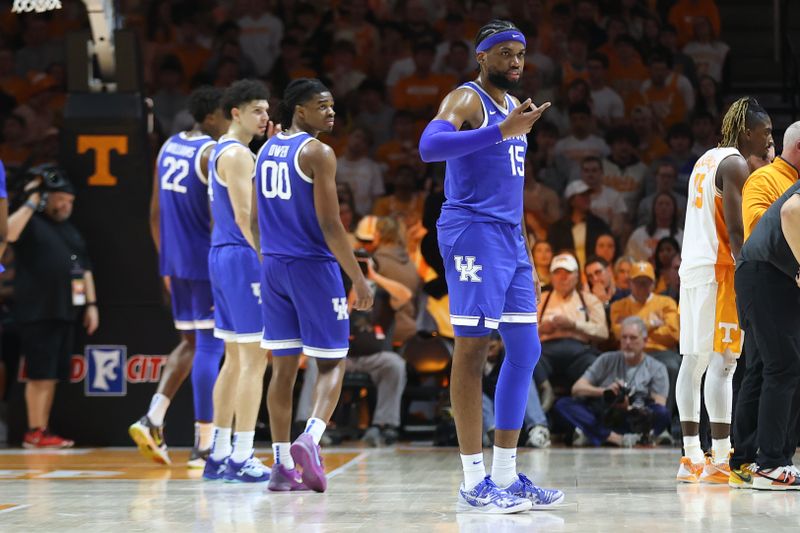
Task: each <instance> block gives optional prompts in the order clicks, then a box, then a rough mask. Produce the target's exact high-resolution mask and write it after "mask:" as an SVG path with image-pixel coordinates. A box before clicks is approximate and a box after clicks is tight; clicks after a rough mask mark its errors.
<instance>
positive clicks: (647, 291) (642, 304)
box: [611, 261, 681, 412]
mask: <svg viewBox="0 0 800 533" xmlns="http://www.w3.org/2000/svg"><path fill="white" fill-rule="evenodd" d="M630 276H631V295H630V296H629V297H627V298H623V299H622V300H618V301H616V302H614V303H613V304H611V329H612V331H613V333H614V336H615V337H617V338H619V335H620V331H621V329H622V321H623V320H624V319H626V318H628V317H630V316H638V317H639V318H641V319H642V321H644V323H645V325H646V326H647V343H646V344H645V347H644V351H645V352H647V353H648V354H649V355H650V356H652V357H654V358H655V359H657V360H658V361H661V362H662V363H664V365H665V366H666V367H667V373H668V375H669V395H668V396H667V406H668V407H669V410H670V412H672V411H673V408H674V407H675V383H676V382H677V380H678V371H679V370H680V368H681V357H680V355H678V352H677V348H678V341H679V340H680V333H679V331H680V330H679V323H678V320H679V317H678V305H677V304H676V303H675V300H673V299H672V298H670V297H669V296H663V295H661V294H653V287H655V280H656V275H655V271H654V269H653V265H651V264H650V263H648V262H646V261H642V262H639V263H634V264H633V265H632V266H631V274H630Z"/></svg>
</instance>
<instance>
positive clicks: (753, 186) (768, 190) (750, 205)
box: [742, 122, 800, 240]
mask: <svg viewBox="0 0 800 533" xmlns="http://www.w3.org/2000/svg"><path fill="white" fill-rule="evenodd" d="M798 168H800V122H795V123H794V124H792V125H791V126H789V127H788V128H786V132H785V133H784V135H783V152H782V153H781V155H779V156H778V157H776V158H775V160H774V161H773V162H772V163H771V164H769V165H767V166H765V167H761V168H759V169H757V170H756V171H755V172H753V173H752V174H750V177H749V178H747V181H745V182H744V187H743V188H742V221H743V222H744V240H747V239H748V237H750V234H751V233H752V232H753V229H755V227H756V224H758V221H759V220H760V219H761V216H762V215H763V214H764V213H765V212H766V211H767V209H769V206H771V205H772V204H773V203H774V202H775V200H777V199H778V198H780V197H781V195H782V194H783V193H785V192H786V190H787V189H788V188H789V187H791V186H792V185H794V183H795V182H796V181H797V179H798Z"/></svg>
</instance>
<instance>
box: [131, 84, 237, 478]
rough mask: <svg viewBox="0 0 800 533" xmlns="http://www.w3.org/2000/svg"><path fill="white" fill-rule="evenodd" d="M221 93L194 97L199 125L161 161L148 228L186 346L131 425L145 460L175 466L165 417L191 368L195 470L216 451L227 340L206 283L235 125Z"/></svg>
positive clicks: (202, 91) (168, 147) (206, 90)
mask: <svg viewBox="0 0 800 533" xmlns="http://www.w3.org/2000/svg"><path fill="white" fill-rule="evenodd" d="M221 96H222V91H220V90H219V89H215V88H212V87H201V88H199V89H197V90H195V91H194V92H192V94H191V96H190V97H189V112H190V113H191V114H192V117H193V118H194V120H195V125H194V127H193V128H192V129H191V130H190V131H186V132H181V133H178V134H177V135H173V136H172V137H170V138H169V139H167V142H165V143H164V145H163V146H162V147H161V150H160V151H159V154H158V159H157V160H156V175H155V182H154V184H153V197H152V202H151V208H150V213H151V220H150V223H151V230H152V233H153V241H154V242H155V244H156V249H158V252H159V259H160V270H161V275H162V276H164V281H165V283H166V285H167V287H168V289H169V290H170V293H171V300H172V315H173V318H174V320H175V328H176V329H177V330H178V331H180V333H181V342H180V344H178V346H176V347H175V349H174V350H172V353H170V355H169V358H168V359H167V364H166V365H165V366H164V371H163V373H162V375H161V381H160V382H159V384H158V391H157V392H156V394H154V395H153V398H152V400H151V401H150V409H149V410H148V411H147V414H146V415H145V416H143V417H142V418H141V419H140V420H139V421H138V422H135V423H134V424H132V425H131V426H130V428H128V432H129V433H130V435H131V438H133V440H134V441H135V442H136V444H137V445H138V446H139V450H140V451H141V452H142V453H143V454H144V455H145V456H146V457H149V458H151V459H153V460H154V461H156V462H157V463H162V464H170V462H171V461H170V458H169V454H168V453H167V445H166V443H165V442H164V433H163V424H164V416H165V415H166V412H167V408H168V407H169V404H170V401H171V400H172V398H173V397H174V396H175V393H176V392H178V389H179V388H180V386H181V384H182V383H183V382H184V380H185V379H186V378H187V377H188V376H189V372H190V371H191V374H192V390H193V393H194V414H195V445H194V447H193V448H192V454H191V456H190V458H189V464H188V466H189V468H203V467H204V466H205V460H206V457H207V456H208V453H209V451H210V449H211V441H212V437H213V426H212V423H211V422H212V419H213V398H212V396H213V391H214V382H215V381H216V379H217V372H218V371H219V362H220V359H222V351H223V345H222V341H220V340H219V339H216V338H214V335H213V329H214V300H213V298H212V296H211V282H210V281H209V279H208V250H209V247H210V244H211V215H210V213H209V208H208V180H207V171H208V159H209V156H210V155H211V149H212V147H213V146H214V144H215V142H216V139H218V138H219V136H220V135H222V133H223V132H225V131H226V130H227V129H228V126H229V125H230V121H229V120H227V119H225V117H224V116H223V115H222V110H221V109H220V106H219V104H220V98H221Z"/></svg>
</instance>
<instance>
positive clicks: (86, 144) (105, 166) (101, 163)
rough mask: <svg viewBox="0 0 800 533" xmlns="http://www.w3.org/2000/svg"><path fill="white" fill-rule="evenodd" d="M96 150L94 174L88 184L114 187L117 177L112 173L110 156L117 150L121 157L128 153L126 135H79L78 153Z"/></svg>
mask: <svg viewBox="0 0 800 533" xmlns="http://www.w3.org/2000/svg"><path fill="white" fill-rule="evenodd" d="M89 150H94V174H92V175H91V176H89V181H88V184H89V185H91V186H95V187H98V186H99V187H113V186H115V185H116V184H117V177H116V176H114V175H113V174H112V173H111V165H110V160H109V154H110V153H111V150H115V151H116V152H117V153H118V154H120V155H125V154H127V153H128V137H127V136H126V135H78V153H79V154H85V153H86V152H88V151H89Z"/></svg>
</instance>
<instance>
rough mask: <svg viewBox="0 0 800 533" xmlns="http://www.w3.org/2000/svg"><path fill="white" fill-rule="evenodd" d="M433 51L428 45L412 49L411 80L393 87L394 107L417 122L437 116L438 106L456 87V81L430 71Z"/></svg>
mask: <svg viewBox="0 0 800 533" xmlns="http://www.w3.org/2000/svg"><path fill="white" fill-rule="evenodd" d="M435 57H436V47H435V46H434V44H433V43H432V42H430V41H423V42H419V43H417V44H416V45H414V65H415V67H416V70H415V71H414V73H413V74H412V75H411V76H407V77H405V78H401V79H400V80H399V81H398V82H397V84H396V85H395V86H394V92H393V102H392V103H393V104H394V107H395V108H397V109H404V110H407V111H410V112H411V113H413V114H414V115H415V116H417V117H418V118H429V117H431V116H433V115H434V114H436V108H437V107H438V105H439V102H441V101H442V99H443V98H444V97H445V95H447V93H448V92H449V91H450V90H451V89H452V88H453V87H454V86H455V84H456V79H455V78H454V77H453V76H449V75H446V74H434V73H433V72H432V71H431V69H432V67H433V60H434V59H435Z"/></svg>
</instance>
